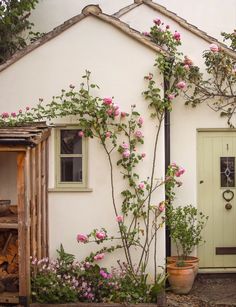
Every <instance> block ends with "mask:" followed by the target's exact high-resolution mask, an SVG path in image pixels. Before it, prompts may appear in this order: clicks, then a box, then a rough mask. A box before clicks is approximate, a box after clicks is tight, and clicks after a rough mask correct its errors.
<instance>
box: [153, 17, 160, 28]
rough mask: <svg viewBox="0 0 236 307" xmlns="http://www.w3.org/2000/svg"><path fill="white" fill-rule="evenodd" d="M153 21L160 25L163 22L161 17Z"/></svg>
mask: <svg viewBox="0 0 236 307" xmlns="http://www.w3.org/2000/svg"><path fill="white" fill-rule="evenodd" d="M153 22H154V23H155V25H158V26H159V25H160V24H161V19H160V18H156V19H154V20H153Z"/></svg>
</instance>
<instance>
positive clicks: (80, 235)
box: [77, 233, 88, 243]
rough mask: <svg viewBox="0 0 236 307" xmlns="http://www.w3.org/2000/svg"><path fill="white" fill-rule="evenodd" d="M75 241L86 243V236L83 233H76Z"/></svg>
mask: <svg viewBox="0 0 236 307" xmlns="http://www.w3.org/2000/svg"><path fill="white" fill-rule="evenodd" d="M77 241H78V242H83V243H86V242H88V236H87V235H85V234H82V233H79V234H78V235H77Z"/></svg>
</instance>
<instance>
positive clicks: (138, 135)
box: [134, 130, 143, 139]
mask: <svg viewBox="0 0 236 307" xmlns="http://www.w3.org/2000/svg"><path fill="white" fill-rule="evenodd" d="M134 135H135V136H136V138H137V139H141V138H142V137H143V134H142V131H140V130H137V131H136V132H135V133H134Z"/></svg>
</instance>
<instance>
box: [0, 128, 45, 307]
mask: <svg viewBox="0 0 236 307" xmlns="http://www.w3.org/2000/svg"><path fill="white" fill-rule="evenodd" d="M49 135H50V128H49V127H47V126H46V124H45V123H37V124H32V125H30V126H22V127H7V128H0V304H6V303H9V304H15V305H16V304H19V305H22V306H28V305H29V301H30V256H31V257H33V258H35V257H36V258H38V259H40V258H42V257H46V256H48V220H47V219H48V214H47V207H48V201H47V181H48V175H47V170H48V166H47V163H48V137H49Z"/></svg>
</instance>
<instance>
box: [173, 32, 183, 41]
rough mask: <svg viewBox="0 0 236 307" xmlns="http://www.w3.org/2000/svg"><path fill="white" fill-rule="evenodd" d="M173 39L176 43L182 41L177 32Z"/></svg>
mask: <svg viewBox="0 0 236 307" xmlns="http://www.w3.org/2000/svg"><path fill="white" fill-rule="evenodd" d="M173 38H174V39H175V40H176V41H180V39H181V38H180V33H179V32H177V31H175V33H174V35H173Z"/></svg>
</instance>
